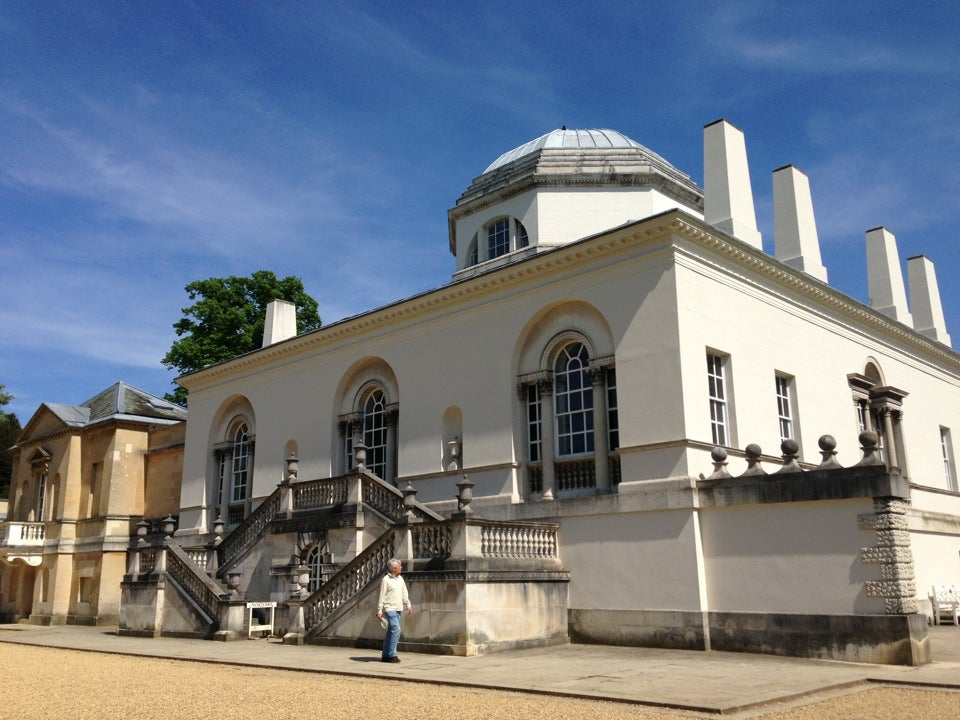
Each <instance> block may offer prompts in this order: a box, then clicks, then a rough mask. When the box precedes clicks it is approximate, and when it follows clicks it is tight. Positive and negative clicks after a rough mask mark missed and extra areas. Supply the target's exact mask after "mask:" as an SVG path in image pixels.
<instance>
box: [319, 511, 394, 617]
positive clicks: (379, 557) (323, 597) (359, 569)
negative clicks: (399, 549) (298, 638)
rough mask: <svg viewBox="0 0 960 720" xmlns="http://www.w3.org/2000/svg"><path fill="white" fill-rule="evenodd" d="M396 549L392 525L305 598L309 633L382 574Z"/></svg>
mask: <svg viewBox="0 0 960 720" xmlns="http://www.w3.org/2000/svg"><path fill="white" fill-rule="evenodd" d="M395 552H396V530H395V528H392V527H391V528H389V529H388V530H387V531H386V532H384V533H383V535H381V536H380V537H379V538H377V540H376V541H375V542H374V543H373V544H371V545H370V546H368V547H367V548H366V550H364V551H363V552H361V553H360V554H359V555H357V556H356V557H355V558H354V559H353V560H351V561H350V562H349V563H347V564H346V565H345V566H344V567H342V568H341V569H340V571H339V572H337V574H336V575H334V576H333V577H332V578H330V580H329V581H327V582H326V583H324V584H323V585H322V586H321V587H320V588H319V589H318V590H317V591H316V592H314V593H313V594H312V595H310V596H309V597H308V598H307V599H306V600H304V601H303V618H304V624H305V626H306V631H307V634H310V633H312V632H314V631H316V630H317V629H318V628H319V627H320V625H321V623H323V621H324V620H326V619H327V618H328V617H330V616H331V615H332V614H333V613H335V612H336V611H337V610H339V609H340V608H341V607H343V606H345V605H346V604H347V603H348V602H350V601H351V600H353V599H354V598H356V597H357V596H358V595H359V594H360V593H361V592H362V591H363V590H364V589H366V587H367V586H368V585H369V584H370V583H372V582H374V581H375V580H376V579H377V578H378V577H380V576H381V575H382V574H383V573H384V571H385V570H386V567H387V562H388V561H389V560H390V558H392V557H393V556H394V553H395Z"/></svg>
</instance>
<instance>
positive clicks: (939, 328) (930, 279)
mask: <svg viewBox="0 0 960 720" xmlns="http://www.w3.org/2000/svg"><path fill="white" fill-rule="evenodd" d="M907 283H908V285H909V286H910V307H911V308H912V309H913V327H914V328H915V329H916V330H917V332H920V333H923V334H924V335H926V336H927V337H928V338H930V339H932V340H936V341H937V342H942V343H943V344H944V345H950V335H948V334H947V323H946V320H944V318H943V305H942V304H941V303H940V287H939V286H938V285H937V271H936V269H935V268H934V266H933V261H932V260H930V259H929V258H926V257H924V256H923V255H915V256H913V257H911V258H907Z"/></svg>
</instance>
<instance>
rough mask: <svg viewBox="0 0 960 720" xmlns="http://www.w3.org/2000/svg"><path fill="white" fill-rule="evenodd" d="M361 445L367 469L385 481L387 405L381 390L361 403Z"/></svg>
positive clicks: (374, 392) (375, 391) (372, 393)
mask: <svg viewBox="0 0 960 720" xmlns="http://www.w3.org/2000/svg"><path fill="white" fill-rule="evenodd" d="M363 444H364V445H366V446H367V469H368V470H370V472H372V473H374V474H375V475H377V476H378V477H380V478H383V479H387V477H386V475H387V405H386V401H385V399H384V395H383V390H379V389H378V390H374V391H373V392H371V393H370V394H369V395H367V398H366V400H365V401H364V403H363Z"/></svg>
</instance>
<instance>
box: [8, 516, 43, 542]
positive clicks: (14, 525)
mask: <svg viewBox="0 0 960 720" xmlns="http://www.w3.org/2000/svg"><path fill="white" fill-rule="evenodd" d="M45 535H46V526H45V524H44V523H42V522H13V521H11V522H5V523H0V545H3V546H4V547H43V541H44V537H45Z"/></svg>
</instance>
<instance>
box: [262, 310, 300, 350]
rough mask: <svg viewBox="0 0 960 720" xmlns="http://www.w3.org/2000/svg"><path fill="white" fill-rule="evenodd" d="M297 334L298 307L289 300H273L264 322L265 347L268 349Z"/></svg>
mask: <svg viewBox="0 0 960 720" xmlns="http://www.w3.org/2000/svg"><path fill="white" fill-rule="evenodd" d="M296 334H297V306H296V305H294V304H293V303H292V302H290V301H288V300H271V301H270V302H269V303H267V314H266V317H265V318H264V322H263V345H261V347H267V346H268V345H273V344H274V343H278V342H280V341H281V340H286V339H287V338H292V337H293V336H295V335H296Z"/></svg>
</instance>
